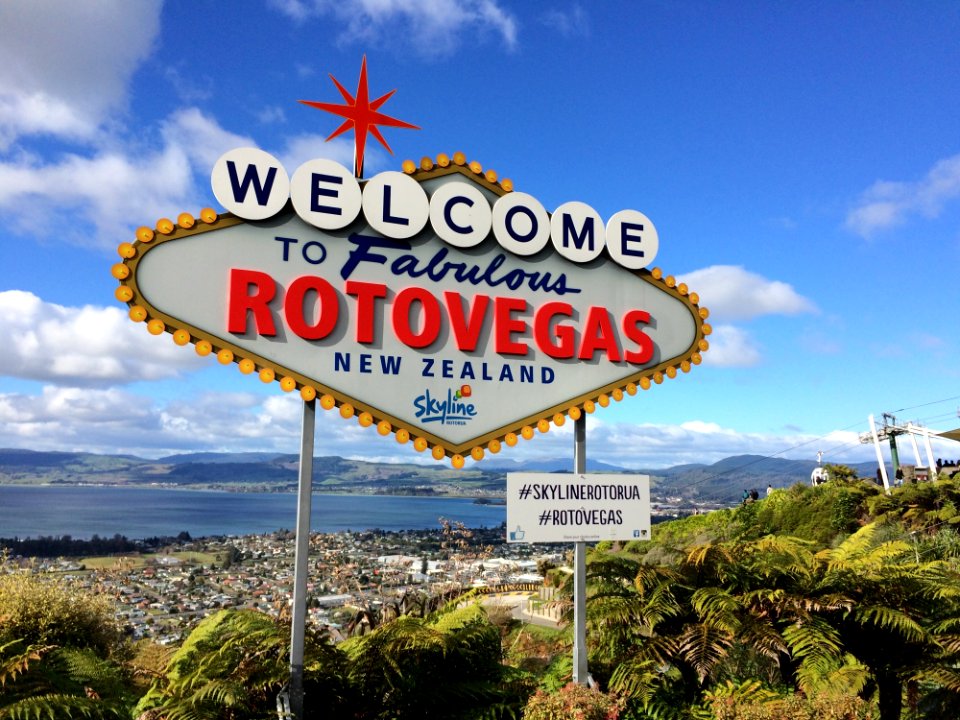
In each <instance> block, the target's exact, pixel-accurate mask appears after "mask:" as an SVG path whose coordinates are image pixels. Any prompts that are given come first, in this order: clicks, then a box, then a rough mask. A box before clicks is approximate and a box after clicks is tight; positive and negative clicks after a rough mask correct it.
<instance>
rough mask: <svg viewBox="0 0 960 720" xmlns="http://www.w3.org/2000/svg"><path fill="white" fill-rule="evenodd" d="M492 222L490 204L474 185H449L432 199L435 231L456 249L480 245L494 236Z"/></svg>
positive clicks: (442, 188)
mask: <svg viewBox="0 0 960 720" xmlns="http://www.w3.org/2000/svg"><path fill="white" fill-rule="evenodd" d="M492 222H493V216H492V214H491V210H490V203H489V202H488V201H487V198H486V197H485V196H484V194H483V193H482V192H481V191H480V188H478V187H477V186H476V185H473V184H472V183H465V182H458V181H453V182H448V183H446V184H445V185H441V186H440V187H438V188H437V189H436V190H434V192H433V195H432V196H431V197H430V224H431V225H432V226H433V231H434V232H435V233H436V234H437V237H439V238H440V239H441V240H443V241H444V242H446V243H448V244H450V245H453V246H454V247H461V248H467V247H473V246H474V245H479V244H480V243H481V242H483V240H484V238H485V237H487V235H489V234H490V225H491V223H492Z"/></svg>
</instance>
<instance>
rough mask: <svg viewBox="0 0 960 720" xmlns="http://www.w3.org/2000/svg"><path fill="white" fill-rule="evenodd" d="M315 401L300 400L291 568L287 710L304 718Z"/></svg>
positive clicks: (295, 719)
mask: <svg viewBox="0 0 960 720" xmlns="http://www.w3.org/2000/svg"><path fill="white" fill-rule="evenodd" d="M316 419H317V401H316V400H310V401H309V402H304V403H303V424H302V428H301V431H300V476H299V494H298V495H297V535H296V554H295V556H294V570H293V618H292V620H291V624H290V710H291V713H292V715H293V718H294V720H303V716H304V715H303V645H304V637H305V635H306V630H307V558H308V556H309V554H310V500H311V493H312V491H313V438H314V429H315V426H316Z"/></svg>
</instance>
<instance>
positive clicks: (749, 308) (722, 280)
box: [678, 265, 817, 323]
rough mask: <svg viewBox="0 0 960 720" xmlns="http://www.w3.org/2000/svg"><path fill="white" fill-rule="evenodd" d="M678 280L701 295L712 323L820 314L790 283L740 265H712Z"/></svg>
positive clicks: (702, 302) (701, 300)
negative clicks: (762, 317) (766, 316)
mask: <svg viewBox="0 0 960 720" xmlns="http://www.w3.org/2000/svg"><path fill="white" fill-rule="evenodd" d="M678 280H681V281H683V282H685V283H686V284H687V285H688V286H689V287H690V289H691V290H692V291H695V292H696V293H697V294H698V295H699V296H700V303H701V305H703V306H705V307H707V308H708V309H709V310H710V318H711V322H715V321H718V320H719V321H720V322H724V323H727V322H730V321H733V320H749V319H752V318H756V317H761V316H763V315H798V314H801V313H812V312H816V311H817V308H816V305H814V303H813V302H812V301H811V300H809V299H808V298H805V297H804V296H803V295H800V294H799V293H798V292H797V291H796V290H794V289H793V286H792V285H790V284H789V283H785V282H781V281H779V280H768V279H767V278H765V277H763V276H761V275H757V274H756V273H752V272H750V271H748V270H745V269H744V268H743V267H740V266H738V265H712V266H710V267H707V268H703V269H702V270H694V271H693V272H691V273H687V274H686V275H683V276H681V277H679V278H678Z"/></svg>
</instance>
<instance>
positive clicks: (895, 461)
mask: <svg viewBox="0 0 960 720" xmlns="http://www.w3.org/2000/svg"><path fill="white" fill-rule="evenodd" d="M890 464H891V465H893V477H894V478H896V477H897V471H899V470H900V453H898V452H897V436H896V435H894V434H893V433H890Z"/></svg>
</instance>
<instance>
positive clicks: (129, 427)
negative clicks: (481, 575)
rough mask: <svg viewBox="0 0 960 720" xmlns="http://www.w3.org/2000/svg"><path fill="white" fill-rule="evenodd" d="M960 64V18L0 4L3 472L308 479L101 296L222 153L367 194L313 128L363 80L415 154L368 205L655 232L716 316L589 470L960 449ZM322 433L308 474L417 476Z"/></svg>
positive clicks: (853, 8) (952, 9) (284, 414)
mask: <svg viewBox="0 0 960 720" xmlns="http://www.w3.org/2000/svg"><path fill="white" fill-rule="evenodd" d="M957 37H960V6H958V5H957V4H955V3H948V2H924V3H916V2H882V1H878V2H871V3H854V2H843V3H841V2H835V3H800V2H796V3H792V2H780V3H767V2H742V3H715V2H684V3H673V2H604V3H588V2H581V3H577V2H563V1H555V2H538V1H530V0H526V1H525V2H513V3H511V2H506V0H435V1H433V2H429V3H428V2H421V1H420V0H394V1H393V2H390V3H384V2H376V1H374V0H338V1H337V2H332V1H331V2H328V1H327V0H273V1H266V2H253V1H252V0H251V2H245V3H229V4H228V3H219V2H213V1H211V0H198V1H196V2H190V3H167V4H163V3H159V2H146V1H144V2H137V3H129V2H124V1H122V0H118V1H116V2H89V3H72V2H36V1H35V0H14V1H13V2H6V3H3V4H2V5H0V218H2V220H3V222H2V225H0V233H2V235H0V263H2V265H0V266H2V268H3V270H4V272H3V275H2V279H0V345H2V347H3V351H2V352H0V447H22V448H30V449H37V450H48V449H58V450H88V451H93V452H129V453H136V454H140V455H144V456H159V455H162V454H166V453H171V452H186V451H220V450H279V451H283V452H295V451H296V449H297V447H298V443H299V418H300V409H299V404H298V401H297V399H296V397H293V396H288V395H284V394H283V393H281V392H280V391H279V389H278V387H277V386H276V385H275V384H274V385H273V386H269V387H268V386H263V385H262V384H261V383H259V382H257V381H256V380H255V379H250V378H246V377H244V376H242V375H240V374H239V373H237V372H233V371H231V370H229V369H225V368H223V367H221V366H219V365H218V364H217V363H216V362H215V361H212V360H210V359H209V358H208V359H202V358H198V357H196V355H195V354H194V353H193V352H192V351H191V350H190V349H189V348H186V349H185V348H179V347H177V346H175V345H173V343H171V342H163V341H161V340H158V339H157V338H154V337H152V336H150V335H149V334H148V333H147V332H146V331H145V330H144V328H143V326H142V325H136V324H134V323H131V322H130V321H129V320H128V319H127V318H126V312H125V308H124V307H123V306H122V305H120V303H118V302H116V301H115V300H114V298H113V290H114V288H115V287H116V283H115V281H114V280H113V278H111V276H110V272H109V269H110V266H111V265H112V264H113V263H114V262H116V260H117V255H116V247H117V245H118V244H119V243H121V242H124V241H130V240H132V238H133V230H134V229H135V228H136V227H137V226H139V225H142V224H147V225H152V224H153V223H154V222H155V221H156V219H157V218H160V217H163V216H173V217H175V216H176V215H177V214H178V213H179V212H181V211H190V212H193V213H194V214H196V213H197V212H198V211H199V209H200V208H202V207H204V206H208V205H211V206H214V207H216V206H217V205H216V202H215V200H214V198H213V194H212V191H211V190H210V184H209V175H210V170H211V168H212V166H213V163H214V161H215V160H216V159H217V158H218V157H219V156H220V154H221V153H222V152H224V151H225V150H228V149H231V148H234V147H240V146H245V145H255V146H258V147H261V148H263V149H265V150H267V151H269V152H271V153H273V154H274V155H276V156H277V157H279V158H281V159H282V160H283V162H284V164H285V166H286V167H287V168H288V169H289V170H290V171H291V172H292V169H294V168H296V167H297V166H298V165H299V164H301V163H302V162H304V161H306V160H308V159H311V158H316V157H331V158H333V159H336V160H338V161H340V162H342V163H344V164H349V162H350V158H351V155H352V143H353V138H352V136H345V137H342V138H339V139H337V140H335V141H333V142H331V143H325V142H324V138H325V137H326V136H327V135H328V134H329V133H330V132H332V131H333V130H334V128H335V127H336V126H337V124H338V121H337V119H336V118H334V117H333V116H331V115H327V114H325V113H321V112H318V111H317V110H314V109H310V108H307V107H305V106H303V105H301V104H299V103H297V100H300V99H306V100H318V101H326V102H340V97H339V95H338V93H337V91H336V89H335V87H334V86H333V84H332V83H331V81H330V79H329V77H328V73H332V74H333V75H335V76H336V77H337V78H338V79H339V80H340V81H341V82H342V83H343V84H344V85H345V86H346V87H347V88H349V89H351V90H353V89H354V88H355V87H356V82H357V77H358V74H359V68H360V61H361V58H362V56H363V55H364V54H366V56H367V62H368V70H369V81H370V91H371V94H372V95H373V96H378V95H381V94H383V93H385V92H387V91H389V90H391V89H394V88H396V89H397V93H396V95H394V96H393V97H392V98H391V99H390V101H389V102H388V104H387V105H386V106H385V107H384V108H383V110H384V111H385V112H388V113H389V114H392V115H394V116H397V117H400V118H402V119H404V120H407V121H410V122H413V123H415V124H417V125H419V126H420V127H421V128H422V129H421V130H419V131H409V130H395V129H390V128H386V129H385V131H384V132H385V135H386V138H387V140H388V142H389V143H390V144H391V146H392V148H393V150H394V152H395V155H394V156H391V155H389V154H388V153H387V152H386V151H384V150H383V149H382V148H380V147H379V146H378V145H376V144H373V143H371V144H368V149H367V164H366V174H367V176H370V175H372V174H375V173H376V172H380V171H383V170H395V169H399V168H400V163H401V162H402V161H403V160H404V159H408V158H410V159H419V158H420V157H422V156H424V155H430V156H436V155H437V154H438V153H441V152H444V153H448V154H452V153H453V152H454V151H457V150H462V151H463V152H464V153H465V154H466V155H467V157H468V159H471V160H478V161H479V162H481V163H482V164H483V166H484V167H490V168H494V169H496V170H497V171H498V173H500V175H501V177H503V176H506V177H510V178H511V179H512V180H513V182H514V185H515V187H516V189H518V190H523V191H525V192H529V193H530V194H532V195H534V196H535V197H537V198H538V199H539V200H540V201H541V202H542V203H543V204H544V205H545V206H546V207H547V208H553V207H556V206H557V205H559V204H561V203H563V202H566V201H569V200H580V201H583V202H585V203H587V204H589V205H591V206H592V207H594V208H596V209H597V211H598V212H599V213H600V215H601V216H602V217H604V218H606V217H609V216H610V215H612V214H613V213H614V212H616V211H618V210H621V209H623V208H633V209H637V210H640V211H641V212H643V213H645V214H646V215H647V216H648V217H650V218H651V219H652V220H653V222H654V223H655V224H656V226H657V229H658V231H659V235H660V253H659V255H658V258H657V262H656V264H657V265H658V266H660V267H662V268H663V269H664V270H665V271H666V272H667V273H671V274H674V275H677V276H678V277H680V278H681V279H683V280H685V281H686V282H687V283H688V284H689V285H690V287H691V288H692V289H693V290H695V291H697V292H698V293H699V294H700V297H701V300H702V303H703V304H704V305H705V306H707V307H708V308H709V309H710V310H711V313H712V314H711V318H710V321H711V323H712V325H713V327H714V334H713V335H712V336H711V343H712V347H711V350H710V351H709V352H708V353H706V354H705V356H704V363H703V365H701V366H700V367H697V368H695V369H694V370H693V371H692V372H691V373H689V374H688V375H681V376H680V377H679V378H678V379H676V380H669V381H666V382H664V384H663V385H660V386H655V387H654V388H653V389H651V390H650V391H649V392H646V393H641V394H640V395H638V396H637V397H634V398H628V399H626V400H625V401H624V402H622V403H619V404H614V405H611V407H609V408H607V409H604V410H599V411H598V412H597V413H595V414H594V415H592V416H591V417H590V419H589V424H588V441H587V442H588V455H589V456H591V457H594V458H598V459H603V460H607V461H611V462H616V463H618V464H621V465H626V466H630V467H650V468H655V467H663V466H669V465H674V464H680V463H687V462H712V461H714V460H717V459H720V458H723V457H726V456H729V455H735V454H741V453H756V454H761V455H776V456H779V457H790V458H802V459H809V460H810V461H811V466H812V464H813V463H815V462H816V452H817V450H822V451H824V453H825V455H824V461H825V462H856V461H865V460H870V459H871V458H872V457H873V450H872V448H870V447H869V446H865V445H860V443H859V442H858V439H857V434H858V433H859V432H863V431H865V430H867V416H868V414H870V413H874V414H880V413H883V412H894V413H895V414H896V415H897V417H898V419H900V420H902V421H907V420H914V421H920V422H921V423H923V424H925V425H927V426H929V427H931V428H933V429H937V430H947V429H952V428H954V427H957V426H958V425H960V418H958V417H957V409H958V407H960V366H958V364H957V361H956V358H957V356H958V332H957V323H956V320H955V311H956V309H957V307H958V305H960V302H958V300H960V298H958V294H960V290H958V288H960V283H958V281H957V278H958V268H960V134H958V132H957V129H958V124H957V118H958V117H960V73H958V72H957V70H958V68H960V44H958V43H957V42H956V38H957ZM168 339H169V338H168ZM318 430H319V433H318V440H317V453H318V454H341V455H347V456H351V457H362V458H368V459H378V460H419V459H421V456H418V455H417V454H416V453H415V452H414V451H413V450H412V448H410V447H409V446H407V447H400V446H398V445H397V444H396V443H394V442H392V441H391V440H389V439H383V438H380V437H379V436H378V435H376V433H375V432H373V431H371V430H364V429H361V428H359V427H358V426H357V425H356V423H355V422H346V421H343V420H341V419H340V418H339V417H335V418H334V417H324V416H321V418H320V419H319V422H318ZM571 442H572V441H571V436H570V426H569V424H568V425H567V426H566V427H565V428H561V429H558V430H557V431H555V432H551V433H549V434H547V435H545V436H540V437H537V438H536V439H534V440H532V441H530V442H527V443H522V444H521V446H518V447H517V448H514V449H512V450H510V451H509V455H510V456H511V457H515V458H517V459H523V458H531V457H543V456H547V457H557V456H562V455H563V454H568V453H570V451H571ZM935 454H936V455H938V456H942V457H951V458H952V457H958V456H960V445H957V444H956V443H946V442H944V443H942V444H940V445H938V446H935ZM901 457H902V459H904V460H905V461H908V462H912V461H913V454H912V449H910V446H909V443H902V446H901Z"/></svg>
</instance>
